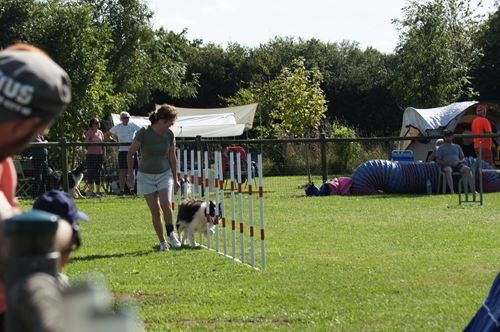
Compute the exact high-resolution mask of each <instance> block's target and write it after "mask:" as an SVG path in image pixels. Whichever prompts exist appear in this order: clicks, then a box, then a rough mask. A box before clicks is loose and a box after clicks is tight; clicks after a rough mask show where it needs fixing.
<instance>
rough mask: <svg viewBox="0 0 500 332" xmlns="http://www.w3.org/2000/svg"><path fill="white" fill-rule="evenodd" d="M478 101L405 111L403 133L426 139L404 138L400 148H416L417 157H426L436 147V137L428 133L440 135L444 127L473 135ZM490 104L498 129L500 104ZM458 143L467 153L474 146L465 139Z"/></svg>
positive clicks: (494, 122)
mask: <svg viewBox="0 0 500 332" xmlns="http://www.w3.org/2000/svg"><path fill="white" fill-rule="evenodd" d="M477 104H478V102H477V101H464V102H458V103H453V104H450V105H447V106H443V107H436V108H428V109H416V108H413V107H408V108H407V109H405V111H404V113H403V123H402V125H401V133H400V136H402V137H407V136H422V139H419V140H414V141H401V142H400V144H399V148H400V149H401V150H405V149H408V150H412V151H413V155H414V156H415V159H416V160H425V159H426V156H427V154H428V153H429V151H432V150H433V149H434V148H435V147H434V145H435V140H434V139H429V138H426V136H440V135H442V134H443V131H444V129H449V130H451V131H453V132H454V133H456V134H471V124H472V121H473V120H474V118H475V117H476V107H475V106H476V105H477ZM486 105H487V106H488V113H487V118H488V120H489V121H490V123H491V125H492V128H494V131H495V128H499V126H500V107H499V105H498V104H496V103H489V102H488V103H486ZM497 130H498V129H497ZM458 143H460V144H461V145H462V148H463V149H464V153H466V155H467V151H466V150H467V149H469V148H470V147H471V143H472V140H470V139H468V140H463V141H461V142H458ZM469 150H470V149H469ZM472 150H473V149H472Z"/></svg>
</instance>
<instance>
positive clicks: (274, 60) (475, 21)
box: [0, 0, 500, 141]
mask: <svg viewBox="0 0 500 332" xmlns="http://www.w3.org/2000/svg"><path fill="white" fill-rule="evenodd" d="M0 4H1V5H0V31H2V34H0V47H1V48H3V47H5V46H7V45H10V44H11V43H13V42H16V41H23V42H28V43H31V44H34V45H36V46H39V47H41V48H43V49H44V50H45V51H46V52H47V53H48V54H49V55H50V56H51V57H53V58H54V59H55V61H57V62H58V63H59V64H60V65H61V66H62V67H64V68H65V69H66V70H67V71H68V74H69V75H70V77H71V79H72V82H73V87H72V88H73V102H72V103H71V105H70V107H69V109H68V111H67V112H66V113H65V115H64V118H63V119H61V120H59V121H57V122H56V123H55V125H54V130H51V133H50V137H49V138H52V139H54V140H57V139H58V138H60V137H61V135H65V136H66V137H67V138H68V140H74V141H80V140H81V139H82V135H83V133H84V132H85V130H84V129H85V128H86V126H87V123H88V121H89V119H91V118H93V117H100V118H103V117H106V116H107V115H109V114H110V113H119V112H121V111H123V110H128V111H130V112H131V113H132V114H136V115H145V114H146V113H147V112H148V111H151V110H152V109H153V106H154V104H155V103H163V102H169V103H173V104H174V105H177V106H183V107H220V106H227V105H234V104H241V103H248V102H259V105H260V106H259V112H258V114H257V119H256V123H255V130H254V131H253V133H252V135H254V136H260V137H283V136H310V135H315V134H316V133H317V131H318V130H323V129H325V128H331V127H334V126H345V127H349V128H353V129H354V130H355V131H356V132H357V133H358V134H361V135H389V134H394V133H397V131H398V129H399V126H400V123H401V116H402V112H403V110H404V108H406V107H408V106H413V107H417V108H426V107H437V106H442V105H445V104H448V103H451V102H455V101H461V100H471V99H476V100H483V101H494V100H495V99H498V96H499V92H500V91H499V90H500V87H499V84H500V83H499V82H500V80H499V78H500V64H499V63H498V62H500V56H499V53H500V29H499V27H500V10H499V4H498V3H496V7H497V9H496V11H495V12H494V13H492V14H489V15H487V16H485V15H480V14H478V13H479V12H480V9H481V4H480V2H478V1H472V0H429V1H413V0H409V1H407V3H406V6H405V7H404V8H403V9H402V11H403V12H402V14H403V15H402V18H401V19H400V20H395V21H394V22H393V24H394V28H395V29H397V30H398V32H399V42H398V44H397V46H396V48H395V50H394V52H392V53H389V54H387V53H383V52H380V51H378V50H376V49H374V48H371V47H368V48H365V49H362V48H361V47H360V45H359V43H357V42H355V41H347V40H346V41H340V42H337V43H331V42H323V41H320V40H318V39H314V38H313V39H308V40H305V39H300V38H287V37H275V38H274V39H272V40H269V41H267V42H265V43H263V44H261V45H260V46H258V47H254V48H249V47H246V46H243V45H240V44H238V43H232V44H229V45H227V46H225V47H222V46H220V45H216V44H213V43H210V42H208V43H205V42H203V41H202V40H189V39H188V38H187V36H186V35H187V31H182V32H180V33H175V32H172V31H169V30H167V29H166V28H158V29H157V28H154V27H153V26H152V23H151V19H152V17H153V15H154V13H153V12H152V11H151V10H149V9H148V7H147V5H146V4H145V2H144V1H141V0H48V1H42V0H0ZM332 24H333V23H332ZM75 128H82V129H81V130H80V131H79V130H75Z"/></svg>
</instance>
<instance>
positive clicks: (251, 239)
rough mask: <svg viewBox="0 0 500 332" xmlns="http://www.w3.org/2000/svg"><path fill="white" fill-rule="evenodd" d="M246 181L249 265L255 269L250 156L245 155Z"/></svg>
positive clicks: (248, 154) (249, 154)
mask: <svg viewBox="0 0 500 332" xmlns="http://www.w3.org/2000/svg"><path fill="white" fill-rule="evenodd" d="M247 181H248V216H249V218H248V220H249V222H250V258H251V265H252V267H255V240H254V236H253V235H254V222H253V195H252V154H251V153H250V152H249V153H247Z"/></svg>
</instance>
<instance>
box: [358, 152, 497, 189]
mask: <svg viewBox="0 0 500 332" xmlns="http://www.w3.org/2000/svg"><path fill="white" fill-rule="evenodd" d="M475 161H476V159H475V158H472V157H467V158H465V164H467V165H468V166H469V167H472V165H473V164H474V162H475ZM482 168H483V169H491V168H492V167H491V166H490V165H489V164H488V163H486V162H484V161H482ZM439 172H440V170H439V166H438V165H437V164H436V163H434V162H431V163H422V162H407V163H399V162H393V161H389V160H369V161H366V162H364V163H363V164H361V165H359V166H358V167H357V168H356V169H355V170H354V172H353V174H352V186H351V193H352V194H353V195H374V194H377V193H381V192H384V193H400V194H403V193H425V192H427V186H426V183H427V180H429V181H430V183H431V186H432V192H434V193H435V192H437V188H438V178H439ZM475 178H476V184H477V183H479V182H478V181H479V174H478V173H477V172H476V174H475ZM483 191H484V192H496V191H500V174H498V173H483Z"/></svg>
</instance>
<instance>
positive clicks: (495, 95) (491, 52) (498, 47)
mask: <svg viewBox="0 0 500 332" xmlns="http://www.w3.org/2000/svg"><path fill="white" fill-rule="evenodd" d="M485 27H486V29H485V32H484V34H483V35H482V36H481V38H480V40H479V45H480V46H481V47H482V49H483V53H484V55H483V57H482V58H481V60H480V61H479V64H478V66H477V68H475V71H474V76H475V80H474V86H475V88H476V89H477V90H478V91H479V94H480V97H481V99H486V100H498V99H499V98H500V97H499V96H500V9H499V10H497V11H496V12H495V13H494V14H493V15H491V17H490V18H489V19H488V21H487V22H486V24H485Z"/></svg>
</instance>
